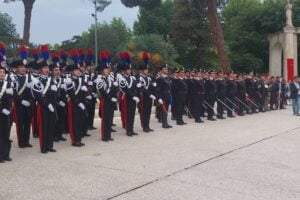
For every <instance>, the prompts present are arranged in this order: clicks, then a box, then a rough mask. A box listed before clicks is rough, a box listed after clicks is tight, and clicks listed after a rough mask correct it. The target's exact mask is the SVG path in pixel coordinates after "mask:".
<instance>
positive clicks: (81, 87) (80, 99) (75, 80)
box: [65, 50, 88, 147]
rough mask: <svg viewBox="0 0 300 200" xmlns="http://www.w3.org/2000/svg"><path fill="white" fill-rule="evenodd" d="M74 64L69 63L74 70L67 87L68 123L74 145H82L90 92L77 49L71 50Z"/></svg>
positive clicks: (71, 69)
mask: <svg viewBox="0 0 300 200" xmlns="http://www.w3.org/2000/svg"><path fill="white" fill-rule="evenodd" d="M71 55H72V59H73V62H74V64H72V65H69V66H68V67H67V68H68V69H67V71H71V72H72V77H71V78H67V79H66V81H65V83H66V88H67V93H68V96H69V101H68V125H69V132H70V136H71V142H72V146H74V147H82V146H84V145H85V144H84V143H82V142H81V141H82V138H83V137H84V134H85V131H86V130H85V123H86V121H84V120H86V116H87V113H86V112H87V111H86V106H85V105H86V104H87V102H86V101H87V99H86V95H87V92H88V89H87V86H86V85H85V84H84V81H83V80H82V75H81V71H80V68H79V64H78V53H77V52H76V51H75V50H72V51H71Z"/></svg>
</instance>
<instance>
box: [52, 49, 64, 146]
mask: <svg viewBox="0 0 300 200" xmlns="http://www.w3.org/2000/svg"><path fill="white" fill-rule="evenodd" d="M52 62H53V64H52V65H50V70H51V72H52V77H53V81H54V83H55V85H56V86H57V94H56V113H57V120H56V123H55V134H54V141H55V142H59V141H66V138H64V137H63V132H64V130H65V124H66V118H67V112H66V104H67V94H66V85H65V83H64V79H63V78H62V77H61V66H60V64H59V57H58V55H57V54H52Z"/></svg>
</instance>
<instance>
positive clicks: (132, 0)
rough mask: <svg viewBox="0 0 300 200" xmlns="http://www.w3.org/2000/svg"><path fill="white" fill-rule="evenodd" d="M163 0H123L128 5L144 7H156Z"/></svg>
mask: <svg viewBox="0 0 300 200" xmlns="http://www.w3.org/2000/svg"><path fill="white" fill-rule="evenodd" d="M161 1H162V0H121V2H122V3H123V4H124V5H125V6H126V7H130V8H132V7H136V6H140V7H143V8H150V9H151V8H155V7H157V6H159V5H160V3H161Z"/></svg>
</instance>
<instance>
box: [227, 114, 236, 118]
mask: <svg viewBox="0 0 300 200" xmlns="http://www.w3.org/2000/svg"><path fill="white" fill-rule="evenodd" d="M227 117H229V118H235V116H233V115H228V116H227Z"/></svg>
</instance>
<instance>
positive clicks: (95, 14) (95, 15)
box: [92, 0, 98, 67]
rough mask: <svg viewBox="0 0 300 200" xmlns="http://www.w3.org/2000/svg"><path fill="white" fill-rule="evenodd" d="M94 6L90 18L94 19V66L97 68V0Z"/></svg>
mask: <svg viewBox="0 0 300 200" xmlns="http://www.w3.org/2000/svg"><path fill="white" fill-rule="evenodd" d="M93 3H94V5H95V13H93V14H92V16H93V17H94V18H95V65H96V67H97V66H98V34H97V24H98V17H97V8H98V6H97V0H94V1H93Z"/></svg>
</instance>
